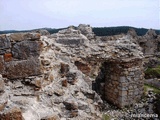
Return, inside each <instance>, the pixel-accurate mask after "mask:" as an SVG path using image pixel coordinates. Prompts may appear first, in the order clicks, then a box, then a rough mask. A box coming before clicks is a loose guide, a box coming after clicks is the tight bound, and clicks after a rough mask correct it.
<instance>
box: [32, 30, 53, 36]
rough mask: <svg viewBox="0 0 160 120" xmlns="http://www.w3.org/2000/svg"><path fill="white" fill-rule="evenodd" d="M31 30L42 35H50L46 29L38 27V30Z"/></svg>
mask: <svg viewBox="0 0 160 120" xmlns="http://www.w3.org/2000/svg"><path fill="white" fill-rule="evenodd" d="M33 32H36V33H39V34H41V35H42V36H43V35H50V33H49V32H48V31H47V30H45V29H40V30H36V31H33Z"/></svg>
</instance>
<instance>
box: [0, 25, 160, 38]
mask: <svg viewBox="0 0 160 120" xmlns="http://www.w3.org/2000/svg"><path fill="white" fill-rule="evenodd" d="M130 28H133V29H135V31H136V33H137V35H139V36H142V35H145V34H146V32H147V31H148V29H145V28H134V27H129V26H119V27H94V28H93V32H94V33H95V34H96V35H97V36H111V35H117V34H121V33H124V34H126V33H127V32H128V30H129V29H130ZM40 29H46V30H47V31H48V32H49V33H50V34H53V33H57V32H58V31H59V30H62V29H65V28H59V29H52V28H40ZM75 29H77V27H75ZM34 30H38V29H34ZM29 31H33V30H23V31H15V30H7V31H0V34H6V33H17V32H29ZM155 31H156V33H157V34H159V35H160V30H155Z"/></svg>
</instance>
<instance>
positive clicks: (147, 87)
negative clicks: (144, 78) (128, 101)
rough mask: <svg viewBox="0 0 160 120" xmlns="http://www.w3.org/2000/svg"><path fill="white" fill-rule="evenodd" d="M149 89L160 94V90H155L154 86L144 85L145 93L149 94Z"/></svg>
mask: <svg viewBox="0 0 160 120" xmlns="http://www.w3.org/2000/svg"><path fill="white" fill-rule="evenodd" d="M149 89H152V90H153V92H154V93H156V94H160V89H158V88H155V87H154V86H152V85H148V84H144V91H145V93H147V91H148V90H149Z"/></svg>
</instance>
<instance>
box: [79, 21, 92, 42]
mask: <svg viewBox="0 0 160 120" xmlns="http://www.w3.org/2000/svg"><path fill="white" fill-rule="evenodd" d="M78 30H79V31H81V33H82V34H83V35H85V36H86V37H87V38H88V39H89V40H91V39H94V38H95V35H94V33H93V31H92V28H91V26H90V25H85V24H80V25H79V26H78Z"/></svg>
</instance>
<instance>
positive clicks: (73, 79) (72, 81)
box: [66, 72, 77, 85]
mask: <svg viewBox="0 0 160 120" xmlns="http://www.w3.org/2000/svg"><path fill="white" fill-rule="evenodd" d="M66 77H67V82H68V83H70V84H72V85H74V84H75V82H76V80H77V76H76V73H70V72H69V73H67V74H66Z"/></svg>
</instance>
